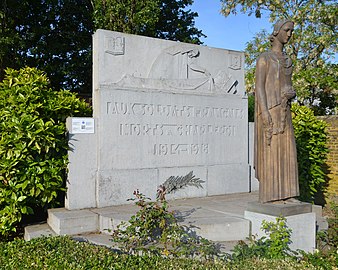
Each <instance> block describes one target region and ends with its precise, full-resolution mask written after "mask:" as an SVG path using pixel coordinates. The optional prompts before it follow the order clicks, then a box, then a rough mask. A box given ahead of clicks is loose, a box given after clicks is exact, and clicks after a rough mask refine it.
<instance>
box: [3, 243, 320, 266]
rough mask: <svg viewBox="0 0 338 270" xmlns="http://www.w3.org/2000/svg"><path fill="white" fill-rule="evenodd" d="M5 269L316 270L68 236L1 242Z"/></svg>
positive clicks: (293, 262)
mask: <svg viewBox="0 0 338 270" xmlns="http://www.w3.org/2000/svg"><path fill="white" fill-rule="evenodd" d="M0 265H1V269H28V268H29V269H69V270H72V269H159V270H160V269H163V270H164V269H165V270H167V269H189V270H190V269H232V270H233V269H240V270H242V269H260V270H262V269H267V270H271V269H290V270H295V269H296V270H297V269H298V270H305V269H310V270H312V269H315V268H314V267H313V266H311V264H306V263H305V262H304V261H296V260H292V259H288V258H286V259H284V260H279V259H273V260H268V259H262V258H254V259H243V260H241V261H237V262H225V261H221V260H214V261H211V260H210V261H200V260H192V259H184V258H163V257H160V256H133V255H127V254H117V253H115V252H113V251H112V250H110V249H108V248H106V247H102V246H95V245H91V244H89V243H85V242H76V241H73V240H72V239H71V238H69V237H67V236H57V237H50V238H38V239H33V240H31V241H28V242H25V241H23V240H15V241H12V242H7V243H5V242H3V243H1V242H0Z"/></svg>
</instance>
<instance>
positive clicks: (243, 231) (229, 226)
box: [99, 209, 250, 242]
mask: <svg viewBox="0 0 338 270" xmlns="http://www.w3.org/2000/svg"><path fill="white" fill-rule="evenodd" d="M133 214H134V212H123V213H116V212H115V211H114V210H112V211H109V209H106V210H105V211H104V212H103V211H101V212H100V213H99V220H100V232H101V233H106V234H107V233H109V232H110V231H112V230H115V229H117V226H118V225H119V224H120V223H121V222H128V220H129V219H130V217H131V216H132V215H133ZM177 218H178V220H179V224H181V225H184V226H186V227H188V228H189V229H191V231H192V232H194V233H196V234H197V235H199V236H202V237H204V238H207V239H209V240H211V241H220V242H222V241H237V240H245V239H246V238H247V237H249V235H250V221H249V220H246V219H244V218H239V217H234V216H229V215H225V214H223V213H219V212H214V211H203V210H200V211H197V213H194V215H190V216H185V217H181V216H180V215H178V216H177Z"/></svg>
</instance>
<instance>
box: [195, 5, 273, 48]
mask: <svg viewBox="0 0 338 270" xmlns="http://www.w3.org/2000/svg"><path fill="white" fill-rule="evenodd" d="M189 8H190V9H191V10H192V11H196V12H197V13H198V17H197V18H195V26H196V27H197V28H198V29H200V30H202V32H203V33H204V34H205V35H207V38H201V41H202V42H203V44H204V45H207V46H210V47H216V48H223V49H230V50H237V51H244V49H245V45H246V43H247V42H249V41H250V40H252V39H253V37H254V36H255V33H257V32H259V31H260V30H262V29H266V30H267V31H268V32H271V31H272V24H271V23H270V22H269V19H268V17H267V16H266V17H264V15H265V14H263V15H262V18H260V19H258V18H256V17H255V16H254V15H252V16H248V15H247V14H241V13H238V14H237V15H233V14H231V15H229V16H228V17H227V18H225V17H224V16H223V15H222V14H220V9H221V2H220V0H194V3H193V5H192V6H190V7H189Z"/></svg>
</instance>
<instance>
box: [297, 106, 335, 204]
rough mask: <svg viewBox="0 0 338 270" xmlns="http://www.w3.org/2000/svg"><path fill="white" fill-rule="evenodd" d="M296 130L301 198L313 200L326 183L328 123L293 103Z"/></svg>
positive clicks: (308, 109) (309, 110) (307, 109)
mask: <svg viewBox="0 0 338 270" xmlns="http://www.w3.org/2000/svg"><path fill="white" fill-rule="evenodd" d="M292 113H293V118H292V122H293V126H294V130H295V137H296V144H297V155H298V157H297V158H298V173H299V184H300V199H301V200H302V201H308V202H313V201H314V196H315V194H316V193H317V192H322V191H323V188H324V186H325V185H324V184H325V171H324V168H323V165H324V164H325V160H326V156H327V152H328V148H327V132H326V126H327V125H326V123H325V122H324V121H322V120H318V119H317V118H316V117H315V116H314V114H313V111H312V110H311V109H310V108H307V107H305V106H299V105H297V104H293V105H292Z"/></svg>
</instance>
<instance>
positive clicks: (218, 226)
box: [25, 192, 322, 251]
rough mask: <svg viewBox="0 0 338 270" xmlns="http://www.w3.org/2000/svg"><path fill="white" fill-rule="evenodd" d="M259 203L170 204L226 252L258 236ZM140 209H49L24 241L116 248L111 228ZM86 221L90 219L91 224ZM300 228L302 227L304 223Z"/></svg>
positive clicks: (253, 198)
mask: <svg viewBox="0 0 338 270" xmlns="http://www.w3.org/2000/svg"><path fill="white" fill-rule="evenodd" d="M257 201H258V193H257V192H252V193H237V194H229V195H220V196H211V197H203V198H189V199H179V200H172V201H169V206H170V208H171V210H174V211H175V212H176V215H177V217H178V219H179V221H180V223H181V224H184V225H188V226H191V227H194V230H195V231H196V233H197V234H198V235H200V236H203V237H205V238H207V239H209V240H212V241H215V242H218V243H221V245H223V246H225V250H226V251H230V249H231V248H232V247H233V246H234V245H235V244H236V243H237V241H239V240H246V239H247V238H248V237H249V236H250V235H251V234H253V233H255V232H254V230H256V229H255V227H254V225H253V224H252V221H250V217H249V216H248V211H247V210H248V209H251V210H254V207H257V204H258V203H257ZM306 205H307V206H306V207H309V204H306ZM248 206H249V208H248ZM267 207H269V206H267ZM275 207H276V208H277V209H278V207H280V206H278V205H277V206H276V205H275ZM310 207H311V205H310ZM137 210H138V207H137V206H135V205H120V206H112V207H105V208H93V209H86V210H73V211H69V210H66V209H51V210H49V220H48V224H49V225H48V224H41V225H32V226H28V227H26V228H25V239H26V240H30V239H33V238H36V237H39V236H42V235H55V234H69V235H76V236H75V237H76V239H82V240H84V241H89V242H91V243H94V244H99V245H106V246H107V245H108V246H113V243H112V242H111V241H110V240H109V239H110V235H109V233H108V229H115V228H116V226H117V225H118V224H119V223H120V222H121V221H128V220H129V218H130V217H131V216H132V215H133V214H135V213H136V211H137ZM308 210H310V212H309V213H303V214H301V215H310V216H311V217H310V219H311V220H310V221H313V220H314V219H316V218H315V217H314V216H315V214H314V212H313V211H315V210H316V209H315V210H312V207H311V208H308ZM81 213H83V218H82V219H81V224H79V223H78V222H75V223H74V220H78V219H74V217H79V216H80V215H81ZM276 213H277V212H276ZM262 215H266V214H262ZM277 216H278V215H277ZM303 218H305V220H303V221H302V222H304V223H307V218H308V217H305V216H304V217H303ZM86 219H88V222H87V221H86ZM289 219H290V217H289ZM266 220H268V221H270V220H271V221H275V216H274V217H273V218H271V219H268V218H266ZM291 220H292V218H291ZM317 222H322V219H321V217H320V216H317ZM95 224H96V225H95ZM299 225H301V226H303V224H299ZM76 231H78V233H76Z"/></svg>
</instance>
